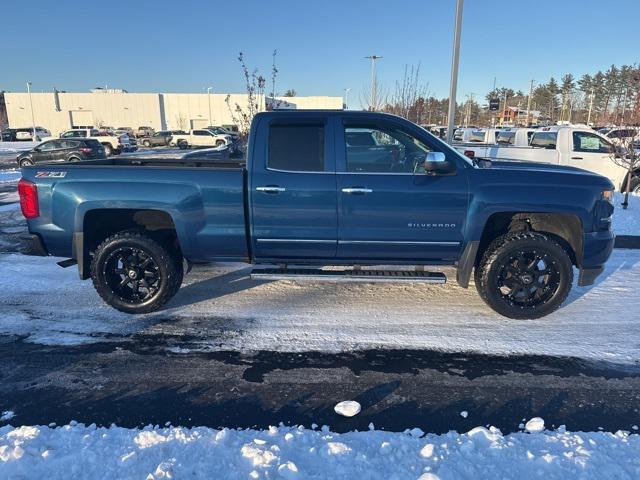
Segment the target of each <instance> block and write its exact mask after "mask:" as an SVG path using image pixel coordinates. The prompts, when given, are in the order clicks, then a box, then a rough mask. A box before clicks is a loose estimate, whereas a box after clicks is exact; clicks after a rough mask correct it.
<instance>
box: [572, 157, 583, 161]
mask: <svg viewBox="0 0 640 480" xmlns="http://www.w3.org/2000/svg"><path fill="white" fill-rule="evenodd" d="M571 160H582V157H571Z"/></svg>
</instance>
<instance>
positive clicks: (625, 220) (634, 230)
mask: <svg viewBox="0 0 640 480" xmlns="http://www.w3.org/2000/svg"><path fill="white" fill-rule="evenodd" d="M623 200H624V195H623V194H621V193H616V194H615V198H614V203H615V211H614V213H613V231H614V232H615V234H616V235H640V195H638V194H630V195H629V206H628V207H627V209H626V210H624V209H623V208H622V207H621V206H620V204H621V203H622V202H623Z"/></svg>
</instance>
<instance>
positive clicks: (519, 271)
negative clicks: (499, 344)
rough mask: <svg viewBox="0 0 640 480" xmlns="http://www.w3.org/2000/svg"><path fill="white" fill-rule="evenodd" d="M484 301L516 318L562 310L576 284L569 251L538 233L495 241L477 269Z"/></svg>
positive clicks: (476, 281) (477, 279)
mask: <svg viewBox="0 0 640 480" xmlns="http://www.w3.org/2000/svg"><path fill="white" fill-rule="evenodd" d="M475 283H476V288H477V290H478V293H479V294H480V296H481V297H482V299H483V300H484V301H485V302H486V303H487V304H488V305H489V306H490V307H491V308H492V309H494V310H495V311H496V312H498V313H499V314H501V315H504V316H505V317H509V318H516V319H533V318H540V317H543V316H545V315H548V314H549V313H551V312H553V311H554V310H556V309H557V308H559V307H560V305H561V304H562V302H564V300H565V299H566V298H567V295H568V294H569V291H570V290H571V284H572V283H573V267H572V264H571V259H570V258H569V255H568V254H567V252H566V250H565V249H564V248H563V247H562V246H561V245H560V244H558V242H556V241H555V240H554V239H553V238H551V237H548V236H547V235H544V234H541V233H536V232H518V233H508V234H506V235H503V236H501V237H498V238H497V239H495V240H494V241H493V242H492V243H491V245H490V246H489V248H487V250H486V252H485V253H484V255H483V258H482V260H481V262H480V265H478V267H476V270H475Z"/></svg>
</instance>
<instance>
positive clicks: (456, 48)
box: [447, 0, 464, 143]
mask: <svg viewBox="0 0 640 480" xmlns="http://www.w3.org/2000/svg"><path fill="white" fill-rule="evenodd" d="M463 4H464V0H456V23H455V30H454V34H453V52H452V54H451V81H450V85H449V118H448V121H447V143H451V140H452V139H453V127H454V125H455V120H456V90H457V89H458V63H459V61H460V33H461V30H462V7H463Z"/></svg>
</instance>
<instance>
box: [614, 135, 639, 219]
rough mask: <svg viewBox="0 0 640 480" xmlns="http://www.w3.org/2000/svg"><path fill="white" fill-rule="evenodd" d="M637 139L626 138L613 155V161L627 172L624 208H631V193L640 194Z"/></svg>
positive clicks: (621, 140) (624, 184) (624, 188)
mask: <svg viewBox="0 0 640 480" xmlns="http://www.w3.org/2000/svg"><path fill="white" fill-rule="evenodd" d="M634 140H635V137H633V136H632V137H625V138H621V139H620V144H619V146H617V147H616V152H615V153H613V154H612V155H611V160H612V161H613V163H615V164H616V165H619V166H621V167H623V168H625V169H626V170H627V176H626V178H625V181H624V183H623V185H622V189H623V191H624V201H623V202H622V208H623V209H625V210H626V209H627V207H628V206H629V193H630V192H634V193H635V192H640V154H639V153H638V150H636V149H635V148H634Z"/></svg>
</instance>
